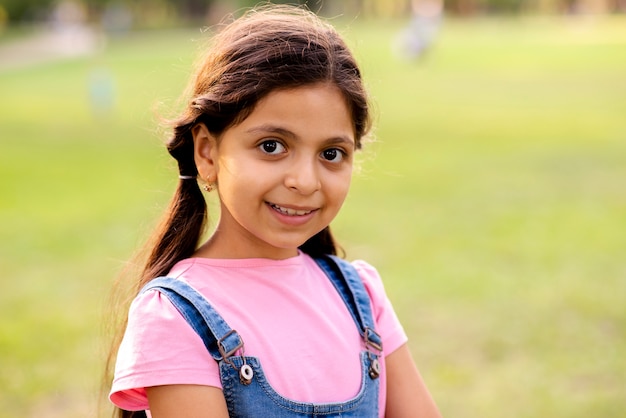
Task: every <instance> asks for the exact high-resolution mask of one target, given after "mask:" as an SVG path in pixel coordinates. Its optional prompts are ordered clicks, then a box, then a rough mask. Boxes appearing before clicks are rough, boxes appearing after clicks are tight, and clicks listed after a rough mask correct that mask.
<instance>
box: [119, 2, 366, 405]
mask: <svg viewBox="0 0 626 418" xmlns="http://www.w3.org/2000/svg"><path fill="white" fill-rule="evenodd" d="M320 82H326V83H332V84H333V85H335V86H336V87H338V88H339V90H340V91H341V93H342V94H343V96H344V98H345V100H346V103H347V104H348V106H349V110H350V112H351V116H352V121H353V124H354V134H355V139H356V147H357V148H360V147H361V140H362V138H363V136H364V135H365V134H366V133H367V131H368V129H369V127H370V116H369V108H368V100H367V94H366V91H365V88H364V86H363V82H362V79H361V73H360V71H359V68H358V66H357V63H356V61H355V59H354V57H353V56H352V54H351V52H350V50H349V48H348V47H347V45H346V44H345V42H344V41H343V39H342V38H341V37H340V35H339V34H338V33H337V31H336V30H335V29H334V28H333V27H332V26H331V25H330V24H328V23H326V22H323V21H322V20H320V19H319V18H318V17H317V16H316V15H315V14H313V13H311V12H309V11H308V10H305V9H303V8H299V7H293V6H276V5H274V6H264V7H261V8H256V9H252V10H250V11H248V12H247V13H245V14H244V15H243V16H242V17H240V18H238V19H237V20H234V21H233V22H232V23H230V24H228V25H227V26H225V27H224V29H223V30H222V31H220V32H219V33H218V34H217V35H216V36H214V38H213V39H212V46H211V48H209V50H208V54H207V55H206V56H205V57H204V59H203V60H202V61H201V64H200V66H199V67H198V69H197V72H196V74H195V76H194V77H193V79H192V84H191V86H190V89H189V93H190V95H191V98H190V100H189V101H188V105H187V106H186V108H185V109H184V110H183V112H182V114H181V115H180V117H179V118H178V119H176V120H175V121H174V123H173V136H172V138H171V139H170V140H169V142H168V143H167V150H168V151H169V153H170V154H171V155H172V157H174V158H175V159H176V161H177V163H178V168H179V173H180V175H182V176H193V177H195V176H197V175H198V171H197V169H196V166H195V163H194V146H193V138H192V133H191V130H192V128H193V126H195V125H196V124H197V123H200V122H202V123H204V124H205V125H206V126H207V128H208V130H209V131H210V132H211V133H212V134H213V135H215V136H219V135H220V134H221V133H222V132H223V131H224V130H225V129H227V128H229V127H230V126H233V125H236V124H237V123H239V122H241V121H243V120H244V119H245V118H246V117H247V116H248V115H249V114H250V113H251V112H252V111H253V110H254V106H255V105H256V103H258V101H259V100H260V99H262V98H263V97H265V96H266V95H267V94H269V93H270V92H272V91H275V90H276V89H289V88H295V87H300V86H304V85H309V84H313V83H320ZM206 219H207V207H206V203H205V200H204V196H203V195H202V193H201V191H200V189H199V187H198V183H197V182H195V181H191V180H181V181H180V182H179V184H178V188H177V190H176V193H175V195H174V197H173V198H172V201H171V203H170V206H169V208H168V210H167V212H166V216H165V217H164V220H163V222H162V223H161V225H160V227H159V228H158V229H157V230H156V232H155V234H154V237H153V240H152V241H151V243H149V244H148V245H147V246H146V249H147V260H146V262H145V265H144V267H143V272H142V273H141V275H140V278H139V281H138V282H137V283H136V286H137V287H136V291H138V290H139V289H140V288H141V287H142V286H143V285H144V284H145V283H147V282H149V281H150V280H152V279H153V278H155V277H158V276H161V275H164V274H167V273H168V271H169V270H170V269H171V268H172V267H173V266H174V264H175V263H177V262H178V261H180V260H182V259H184V258H187V257H190V256H191V255H192V254H193V253H194V251H195V250H196V248H197V246H198V244H199V240H200V237H201V235H202V233H203V232H204V228H205V224H206ZM300 249H301V250H302V251H303V252H305V253H307V254H310V255H312V256H317V255H321V254H336V253H337V245H336V243H335V241H334V239H333V236H332V234H331V232H330V229H329V227H326V228H325V229H324V230H322V231H321V232H319V233H318V234H316V235H315V236H313V237H311V238H310V239H309V240H308V241H307V242H305V243H304V244H303V245H302V246H301V247H300ZM118 341H119V338H118ZM114 345H115V347H114V350H113V352H112V354H111V356H110V359H109V362H110V363H112V358H113V357H114V352H116V351H117V345H118V343H116V344H114ZM118 416H120V417H131V416H133V414H132V413H130V412H125V411H120V413H119V415H118Z"/></svg>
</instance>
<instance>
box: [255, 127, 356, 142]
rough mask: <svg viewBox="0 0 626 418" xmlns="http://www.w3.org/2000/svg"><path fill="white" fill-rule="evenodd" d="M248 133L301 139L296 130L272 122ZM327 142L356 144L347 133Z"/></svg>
mask: <svg viewBox="0 0 626 418" xmlns="http://www.w3.org/2000/svg"><path fill="white" fill-rule="evenodd" d="M246 133H250V134H258V133H271V134H277V135H281V136H286V137H289V138H291V139H293V140H295V141H297V140H299V139H300V138H299V137H298V135H296V134H295V133H294V132H292V131H290V130H289V129H285V128H282V127H280V126H276V125H271V124H263V125H259V126H255V127H252V128H250V129H248V130H247V131H246ZM325 142H326V143H327V144H329V145H339V144H348V145H350V146H352V147H355V146H356V143H355V141H354V140H353V139H352V138H350V137H348V136H346V135H339V136H334V137H331V138H328V139H327V140H326V141H325Z"/></svg>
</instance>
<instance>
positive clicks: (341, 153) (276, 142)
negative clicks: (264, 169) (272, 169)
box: [257, 139, 348, 163]
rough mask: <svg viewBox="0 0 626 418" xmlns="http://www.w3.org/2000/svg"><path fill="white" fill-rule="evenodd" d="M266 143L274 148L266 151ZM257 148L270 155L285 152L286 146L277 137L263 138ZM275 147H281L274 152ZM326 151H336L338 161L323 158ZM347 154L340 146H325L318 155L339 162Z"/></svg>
mask: <svg viewBox="0 0 626 418" xmlns="http://www.w3.org/2000/svg"><path fill="white" fill-rule="evenodd" d="M268 144H273V145H275V149H274V150H272V151H267V150H266V149H265V146H267V145H268ZM257 148H258V149H259V150H260V151H261V152H262V153H264V154H266V155H270V156H276V155H280V154H283V153H285V152H286V149H287V147H286V146H285V145H284V144H283V143H282V142H280V141H279V140H277V139H268V140H265V141H263V142H261V143H260V144H259V145H257ZM276 149H281V151H280V152H278V153H276V152H275V151H276ZM328 151H336V152H337V155H338V156H340V157H341V159H340V160H339V161H333V159H327V158H325V156H324V154H325V153H327V152H328ZM347 156H348V153H347V152H346V151H344V150H342V149H341V148H327V149H325V150H323V151H321V152H320V157H321V158H322V159H323V160H324V161H327V162H330V163H339V162H342V161H343V160H344V159H345V158H346V157H347ZM335 158H336V156H335Z"/></svg>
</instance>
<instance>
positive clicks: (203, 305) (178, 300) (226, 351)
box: [140, 277, 243, 361]
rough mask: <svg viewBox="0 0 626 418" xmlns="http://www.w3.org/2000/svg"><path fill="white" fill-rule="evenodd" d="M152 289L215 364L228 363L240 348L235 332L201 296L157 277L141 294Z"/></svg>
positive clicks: (188, 288)
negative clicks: (164, 299)
mask: <svg viewBox="0 0 626 418" xmlns="http://www.w3.org/2000/svg"><path fill="white" fill-rule="evenodd" d="M151 289H156V290H158V291H159V292H161V294H163V295H165V296H166V297H167V298H168V299H169V300H170V301H171V302H172V304H173V305H174V306H175V307H176V309H177V310H178V311H179V312H180V314H181V315H182V316H183V317H184V318H185V319H186V320H187V322H188V323H189V325H191V327H192V328H193V329H194V331H196V333H197V334H198V335H199V336H200V338H202V341H203V342H204V345H205V346H206V348H207V350H209V353H210V354H211V356H212V357H213V358H214V359H215V360H216V361H220V360H222V359H224V360H228V358H229V357H230V356H232V355H233V354H234V353H235V352H236V351H237V350H239V349H240V348H242V347H243V341H242V340H241V337H240V336H239V334H237V331H235V330H233V329H231V328H230V327H229V326H228V324H227V323H226V321H225V320H224V318H222V317H221V315H220V314H219V313H217V311H216V310H215V309H214V308H213V307H212V306H211V304H210V303H209V302H208V301H207V300H206V299H205V298H204V296H202V295H201V294H200V293H199V292H198V291H197V290H196V289H194V288H193V287H191V286H190V285H189V284H187V283H185V282H183V281H182V280H177V279H174V278H171V277H158V278H156V279H154V280H152V281H150V282H149V283H148V284H147V285H146V286H144V288H143V289H142V290H141V292H140V293H143V292H146V291H148V290H151Z"/></svg>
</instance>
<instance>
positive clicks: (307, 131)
mask: <svg viewBox="0 0 626 418" xmlns="http://www.w3.org/2000/svg"><path fill="white" fill-rule="evenodd" d="M193 81H194V83H193V87H192V91H191V94H192V97H191V99H190V101H189V105H188V106H187V108H186V109H185V111H184V113H183V115H182V116H181V117H180V119H178V120H177V121H176V124H175V126H174V135H173V138H172V139H171V141H170V142H169V143H168V145H167V147H168V151H169V152H170V154H171V155H172V156H173V157H174V158H175V159H176V161H177V162H178V168H179V177H180V182H179V184H178V189H177V191H176V195H175V196H174V199H173V201H172V204H171V206H170V209H169V211H168V214H167V218H166V220H165V222H164V223H163V225H162V227H161V229H159V230H158V231H157V233H156V238H155V242H154V245H153V246H152V247H151V248H150V253H149V256H148V259H147V262H146V265H145V268H144V271H143V274H142V275H141V278H140V282H139V287H138V288H141V287H143V289H142V290H141V291H140V292H139V294H138V295H137V297H136V298H135V299H134V301H133V303H132V305H131V307H130V311H129V315H128V323H127V325H126V330H125V334H124V337H123V341H122V343H121V345H120V347H119V351H118V354H117V363H116V367H115V377H114V381H113V387H112V389H111V394H110V399H111V400H112V402H113V403H115V404H116V405H117V406H118V407H119V408H120V409H121V410H126V411H143V410H146V411H147V414H148V416H150V415H151V416H152V417H155V418H159V417H189V418H193V417H228V416H231V417H232V416H236V417H256V416H268V417H306V416H314V415H315V416H344V417H350V416H353V417H379V416H380V417H383V416H385V417H413V416H414V417H438V416H439V412H438V410H437V408H436V406H435V404H434V402H433V400H432V399H431V397H430V395H429V393H428V391H427V389H426V387H425V385H424V383H423V382H422V379H421V377H420V375H419V373H418V371H417V369H416V367H415V366H414V363H413V360H412V358H411V354H410V352H409V349H408V348H407V345H406V335H405V333H404V331H403V330H402V327H401V326H400V324H399V322H398V320H397V318H396V315H395V314H394V311H393V308H392V307H391V305H390V303H389V300H388V299H387V297H386V295H385V292H384V289H383V285H382V282H381V279H380V277H379V276H378V274H377V272H376V270H375V269H374V268H373V267H371V266H370V265H368V264H367V263H365V262H362V261H358V262H354V263H352V264H351V263H347V262H345V261H343V260H340V259H339V258H337V257H335V254H336V253H337V246H336V244H335V242H334V240H333V237H332V235H331V233H330V229H329V224H330V222H331V221H332V220H333V219H334V218H335V216H336V215H337V212H338V211H339V209H340V208H341V206H342V204H343V202H344V199H345V197H346V195H347V193H348V189H349V186H350V179H351V174H352V165H353V158H354V153H355V151H356V150H358V149H359V148H361V141H362V138H363V136H364V135H365V134H366V133H367V131H368V128H369V113H368V111H369V109H368V103H367V97H366V92H365V91H364V87H363V82H362V80H361V75H360V71H359V69H358V67H357V64H356V62H355V60H354V58H353V56H352V55H351V53H350V52H349V50H348V48H347V46H346V44H345V43H344V42H343V40H342V39H341V38H340V36H339V35H338V34H337V32H336V31H335V30H334V29H333V28H332V27H331V26H330V25H328V24H326V23H324V22H322V21H320V20H319V19H318V18H317V17H316V16H315V15H314V14H312V13H310V12H308V11H305V10H302V9H299V8H292V7H287V6H282V7H279V6H267V7H265V8H261V9H256V10H253V11H250V12H248V13H247V14H246V15H245V16H243V17H242V18H240V19H238V20H236V21H234V22H233V23H231V24H230V25H229V26H227V27H226V28H225V29H224V30H223V31H222V32H221V33H219V34H218V35H217V36H216V37H215V38H214V45H213V46H212V48H211V49H210V51H209V54H208V56H207V57H206V58H205V59H204V60H203V62H202V65H201V66H200V67H199V69H198V71H197V74H196V76H195V78H194V80H193ZM199 186H202V188H204V190H205V191H206V192H207V193H217V195H218V196H219V202H220V209H221V212H220V218H219V222H218V224H217V227H216V229H215V232H214V233H213V234H212V235H211V236H210V237H209V239H208V240H207V241H206V242H204V243H202V244H201V245H199V241H200V238H201V235H202V233H203V231H204V226H205V225H204V224H205V220H206V216H207V208H206V203H205V199H204V196H203V194H202V192H201V190H200V187H199ZM160 276H167V278H165V277H160ZM159 277H160V278H159ZM155 278H157V279H155ZM153 279H154V280H153ZM120 416H132V413H130V412H124V411H120Z"/></svg>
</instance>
